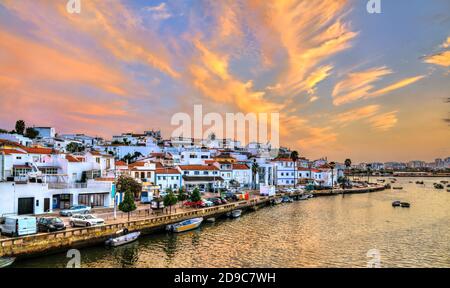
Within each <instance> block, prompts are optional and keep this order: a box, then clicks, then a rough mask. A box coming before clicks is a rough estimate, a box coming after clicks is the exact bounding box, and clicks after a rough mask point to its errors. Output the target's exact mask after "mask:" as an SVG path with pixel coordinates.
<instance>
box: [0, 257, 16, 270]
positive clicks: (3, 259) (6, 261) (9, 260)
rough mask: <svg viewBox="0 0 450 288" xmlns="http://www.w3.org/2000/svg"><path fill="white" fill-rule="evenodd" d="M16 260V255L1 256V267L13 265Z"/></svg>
mask: <svg viewBox="0 0 450 288" xmlns="http://www.w3.org/2000/svg"><path fill="white" fill-rule="evenodd" d="M14 261H16V258H14V257H1V258H0V268H6V267H8V266H11V265H12V264H13V263H14Z"/></svg>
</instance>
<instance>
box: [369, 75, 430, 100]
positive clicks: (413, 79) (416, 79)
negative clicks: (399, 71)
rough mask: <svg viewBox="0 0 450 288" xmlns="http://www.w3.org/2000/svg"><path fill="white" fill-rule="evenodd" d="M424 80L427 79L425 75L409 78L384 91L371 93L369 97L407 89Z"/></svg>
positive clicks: (385, 88) (383, 89)
mask: <svg viewBox="0 0 450 288" xmlns="http://www.w3.org/2000/svg"><path fill="white" fill-rule="evenodd" d="M423 78H425V75H419V76H415V77H409V78H405V79H402V80H400V81H398V82H395V83H394V84H391V85H389V86H387V87H384V88H382V89H379V90H376V91H374V92H373V93H371V94H370V95H369V97H377V96H380V95H384V94H387V93H389V92H392V91H395V90H398V89H400V88H403V87H406V86H408V85H411V84H413V83H415V82H417V81H419V80H421V79H423Z"/></svg>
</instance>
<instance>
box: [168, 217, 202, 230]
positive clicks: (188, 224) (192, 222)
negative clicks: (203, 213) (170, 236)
mask: <svg viewBox="0 0 450 288" xmlns="http://www.w3.org/2000/svg"><path fill="white" fill-rule="evenodd" d="M202 222H203V218H202V217H199V218H193V219H188V220H184V221H181V222H179V223H176V224H171V225H167V226H166V230H167V231H170V232H175V233H180V232H185V231H189V230H193V229H196V228H198V227H199V226H200V224H202Z"/></svg>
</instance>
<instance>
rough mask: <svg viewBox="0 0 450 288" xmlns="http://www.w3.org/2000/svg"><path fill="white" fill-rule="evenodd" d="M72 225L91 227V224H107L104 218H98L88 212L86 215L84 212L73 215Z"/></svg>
mask: <svg viewBox="0 0 450 288" xmlns="http://www.w3.org/2000/svg"><path fill="white" fill-rule="evenodd" d="M69 223H70V226H72V227H77V226H80V227H89V226H96V225H103V224H105V220H103V219H102V218H97V217H95V216H94V215H92V214H86V215H82V214H77V215H73V216H72V217H71V218H70V222H69Z"/></svg>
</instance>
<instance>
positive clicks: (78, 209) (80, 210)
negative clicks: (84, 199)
mask: <svg viewBox="0 0 450 288" xmlns="http://www.w3.org/2000/svg"><path fill="white" fill-rule="evenodd" d="M89 211H91V207H89V206H85V205H77V206H72V207H70V208H69V209H64V210H61V211H60V212H59V214H60V215H61V216H67V217H71V216H72V215H75V214H87V213H89Z"/></svg>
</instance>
